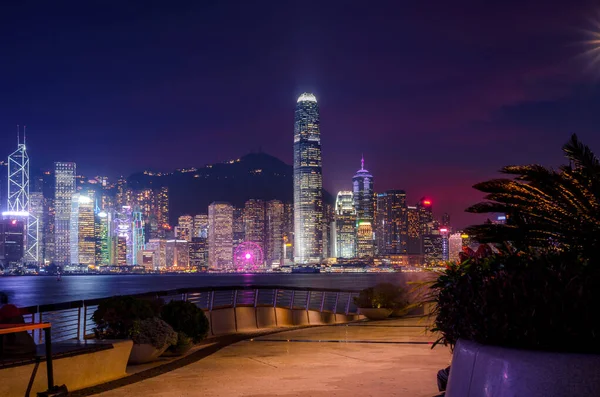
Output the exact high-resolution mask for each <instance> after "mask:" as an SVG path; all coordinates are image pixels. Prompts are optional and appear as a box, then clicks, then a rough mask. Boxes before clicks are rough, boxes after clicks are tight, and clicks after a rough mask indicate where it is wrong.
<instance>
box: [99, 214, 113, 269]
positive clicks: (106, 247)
mask: <svg viewBox="0 0 600 397" xmlns="http://www.w3.org/2000/svg"><path fill="white" fill-rule="evenodd" d="M95 219H96V227H95V229H96V230H95V237H96V265H101V266H107V265H109V264H110V227H109V226H110V218H109V213H107V212H106V211H100V212H98V213H97V214H96V217H95Z"/></svg>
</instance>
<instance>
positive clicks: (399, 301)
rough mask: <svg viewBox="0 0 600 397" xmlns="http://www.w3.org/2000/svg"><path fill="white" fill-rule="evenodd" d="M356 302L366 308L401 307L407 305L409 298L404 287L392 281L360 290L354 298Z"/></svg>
mask: <svg viewBox="0 0 600 397" xmlns="http://www.w3.org/2000/svg"><path fill="white" fill-rule="evenodd" d="M354 304H355V305H356V306H358V307H362V308H365V309H366V308H374V309H380V308H386V309H399V308H402V307H404V306H406V305H407V300H406V294H405V291H404V290H403V289H402V288H400V287H398V286H397V285H394V284H391V283H380V284H377V285H376V286H375V287H370V288H365V289H363V290H362V291H360V294H359V295H358V296H357V297H355V298H354Z"/></svg>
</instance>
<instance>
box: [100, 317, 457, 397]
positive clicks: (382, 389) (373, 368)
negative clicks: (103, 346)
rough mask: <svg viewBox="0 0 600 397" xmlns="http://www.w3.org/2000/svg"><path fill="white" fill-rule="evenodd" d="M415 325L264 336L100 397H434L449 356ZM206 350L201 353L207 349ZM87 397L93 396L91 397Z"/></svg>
mask: <svg viewBox="0 0 600 397" xmlns="http://www.w3.org/2000/svg"><path fill="white" fill-rule="evenodd" d="M427 325H428V324H427V323H426V322H424V321H423V320H422V319H421V318H418V317H408V318H403V319H389V320H384V321H361V322H357V323H351V324H344V325H331V326H320V327H310V328H303V329H296V330H289V331H284V332H278V333H271V334H266V335H263V336H259V337H255V338H253V339H248V340H244V341H240V342H237V343H234V344H231V345H228V346H226V347H224V348H222V349H218V350H217V349H215V350H216V351H214V352H212V354H209V355H206V356H205V357H204V358H202V359H200V360H198V361H195V362H191V363H189V364H187V365H184V366H182V367H180V368H177V369H174V370H172V371H170V372H166V373H163V374H161V375H158V376H155V377H151V378H147V379H144V380H142V381H138V382H136V383H131V384H128V385H120V387H118V388H114V389H112V390H106V388H104V390H106V391H103V388H102V387H100V388H98V389H96V390H95V391H94V393H98V392H99V394H95V395H98V396H102V397H124V396H144V397H179V396H181V397H183V396H214V397H216V396H231V397H238V396H245V397H246V396H247V397H262V396H264V397H266V396H286V397H287V396H315V397H325V396H407V397H408V396H410V397H419V396H423V397H432V396H436V395H438V394H439V393H438V392H437V385H436V373H437V371H438V370H439V369H441V368H444V367H446V366H447V365H449V363H450V358H451V354H450V350H449V349H448V348H446V347H443V346H438V347H436V348H435V349H433V350H432V349H431V343H432V342H433V341H434V340H435V335H433V334H431V333H427V332H426V326H427ZM211 346H212V345H211V344H210V343H208V344H207V345H206V346H205V347H204V348H205V349H210V347H211ZM88 395H89V394H88Z"/></svg>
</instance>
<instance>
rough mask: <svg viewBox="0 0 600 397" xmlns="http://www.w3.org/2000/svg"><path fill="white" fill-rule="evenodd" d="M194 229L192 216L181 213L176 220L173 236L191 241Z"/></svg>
mask: <svg viewBox="0 0 600 397" xmlns="http://www.w3.org/2000/svg"><path fill="white" fill-rule="evenodd" d="M193 229H194V218H192V217H191V216H190V215H182V216H180V217H179V219H178V221H177V226H176V228H175V237H176V238H177V239H179V240H185V241H192V233H193Z"/></svg>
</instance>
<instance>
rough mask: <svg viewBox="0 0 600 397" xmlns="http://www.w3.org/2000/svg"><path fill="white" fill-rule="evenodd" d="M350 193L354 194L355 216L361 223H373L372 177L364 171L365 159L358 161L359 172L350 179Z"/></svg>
mask: <svg viewBox="0 0 600 397" xmlns="http://www.w3.org/2000/svg"><path fill="white" fill-rule="evenodd" d="M352 192H353V193H354V208H356V216H357V218H358V219H359V220H361V221H367V222H371V224H372V223H373V218H374V214H373V212H374V211H373V209H374V208H375V205H374V195H373V175H371V173H370V172H369V171H367V170H366V169H365V159H364V158H362V159H361V161H360V170H358V171H356V174H355V175H354V177H353V178H352Z"/></svg>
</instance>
